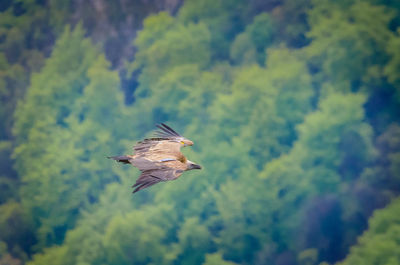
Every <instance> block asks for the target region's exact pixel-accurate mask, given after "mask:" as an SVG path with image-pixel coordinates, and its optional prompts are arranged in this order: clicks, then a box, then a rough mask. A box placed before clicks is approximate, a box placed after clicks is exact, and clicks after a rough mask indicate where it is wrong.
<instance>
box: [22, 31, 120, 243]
mask: <svg viewBox="0 0 400 265" xmlns="http://www.w3.org/2000/svg"><path fill="white" fill-rule="evenodd" d="M108 67H109V65H108V63H107V62H106V61H105V59H104V57H103V56H101V55H98V52H97V50H96V49H95V48H94V47H93V46H92V44H91V43H90V41H89V40H88V39H84V38H83V30H82V29H81V27H77V28H76V29H75V30H73V31H71V30H70V29H69V28H67V29H66V30H65V33H64V34H63V36H62V37H61V38H60V40H59V41H58V42H57V44H56V47H55V49H54V51H53V54H52V56H51V58H50V59H49V60H47V62H46V65H45V66H44V68H43V70H42V71H41V72H40V73H38V74H35V75H34V76H33V78H32V85H31V87H30V89H29V91H28V93H27V96H26V98H25V99H24V101H23V102H21V103H20V104H19V106H18V108H17V110H16V120H15V135H16V137H17V142H18V143H19V144H18V146H17V148H16V149H15V159H16V166H17V170H18V172H19V174H20V175H21V176H22V180H23V181H24V183H26V184H27V185H26V186H23V187H22V188H21V192H22V193H23V194H24V195H25V196H23V201H22V203H23V206H24V207H25V208H26V209H28V211H29V212H30V213H31V214H33V216H35V224H36V226H37V228H38V239H39V244H44V245H47V244H51V243H52V242H60V241H61V240H62V239H63V235H64V233H65V231H66V229H68V228H70V227H72V226H73V225H74V219H75V218H76V215H77V214H79V212H77V210H76V209H77V208H79V207H83V208H85V205H86V206H87V205H88V204H90V203H93V202H94V201H96V200H97V197H98V194H99V193H100V192H101V190H102V188H103V187H104V185H105V184H106V183H108V182H110V181H111V180H112V178H113V177H112V174H111V173H110V171H109V170H107V169H106V168H104V166H105V164H104V163H103V162H102V160H103V159H104V157H105V154H107V153H110V152H111V146H107V145H105V144H104V143H105V142H108V141H109V140H110V139H111V137H112V133H111V132H110V131H108V130H104V129H103V128H104V126H113V127H116V126H117V125H118V120H119V116H120V115H121V104H122V97H121V96H119V94H118V90H117V89H118V86H119V78H118V75H117V73H114V72H110V71H109V70H108V69H107V68H108ZM100 102H104V103H106V102H107V104H103V103H101V104H99V103H100ZM33 110H34V111H33ZM115 136H117V137H118V134H116V135H115ZM71 139H73V140H71ZM26 140H28V141H26ZM101 143H103V144H101ZM114 148H115V149H114V150H116V147H114ZM94 153H97V155H96V156H95V157H92V156H91V154H94ZM76 161H80V162H79V163H76ZM40 168H41V169H43V170H39V169H40ZM44 169H46V170H44ZM25 198H26V199H25Z"/></svg>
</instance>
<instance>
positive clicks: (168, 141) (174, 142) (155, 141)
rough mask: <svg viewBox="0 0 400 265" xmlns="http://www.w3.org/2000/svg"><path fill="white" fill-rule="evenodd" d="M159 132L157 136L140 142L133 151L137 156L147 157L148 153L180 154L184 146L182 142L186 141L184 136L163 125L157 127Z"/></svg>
mask: <svg viewBox="0 0 400 265" xmlns="http://www.w3.org/2000/svg"><path fill="white" fill-rule="evenodd" d="M157 128H159V129H160V130H159V131H156V136H157V137H153V138H147V139H144V140H143V141H140V142H138V143H137V144H136V145H135V146H134V147H133V150H134V151H135V154H137V155H146V153H147V152H150V151H152V152H179V151H180V148H181V147H182V146H183V145H182V143H181V141H182V140H184V139H185V137H183V136H182V135H180V134H179V133H177V132H176V131H174V130H173V129H172V128H171V127H169V126H168V125H166V124H164V123H161V125H157Z"/></svg>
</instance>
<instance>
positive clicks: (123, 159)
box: [107, 156, 131, 164]
mask: <svg viewBox="0 0 400 265" xmlns="http://www.w3.org/2000/svg"><path fill="white" fill-rule="evenodd" d="M107 158H109V159H114V160H115V161H118V162H121V163H124V164H129V159H131V158H130V157H129V156H107Z"/></svg>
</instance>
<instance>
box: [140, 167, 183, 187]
mask: <svg viewBox="0 0 400 265" xmlns="http://www.w3.org/2000/svg"><path fill="white" fill-rule="evenodd" d="M182 173H183V170H180V169H175V168H170V167H165V168H160V169H154V170H146V171H143V172H142V174H141V175H140V177H139V178H138V179H137V180H136V183H135V184H134V185H133V186H132V187H133V188H134V187H136V189H135V190H134V191H133V193H135V192H138V191H139V190H141V189H144V188H147V187H150V186H152V185H154V184H157V183H158V182H161V181H168V180H174V179H176V178H178V177H179V176H180V175H181V174H182Z"/></svg>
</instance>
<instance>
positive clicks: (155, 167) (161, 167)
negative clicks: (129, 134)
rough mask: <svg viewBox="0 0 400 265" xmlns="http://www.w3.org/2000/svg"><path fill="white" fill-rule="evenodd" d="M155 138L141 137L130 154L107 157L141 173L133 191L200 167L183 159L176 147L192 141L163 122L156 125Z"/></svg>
mask: <svg viewBox="0 0 400 265" xmlns="http://www.w3.org/2000/svg"><path fill="white" fill-rule="evenodd" d="M157 127H158V128H159V129H161V131H158V132H157V133H158V136H159V137H157V138H149V139H144V140H143V141H140V142H138V143H137V144H136V145H135V146H134V148H133V149H134V152H135V154H134V155H126V156H114V157H109V158H111V159H114V160H116V161H118V162H122V163H126V164H128V163H129V164H132V165H133V166H135V167H137V168H138V169H139V170H140V171H141V172H142V174H141V175H140V177H139V178H138V179H137V181H136V183H135V185H133V187H136V189H135V190H134V191H133V192H137V191H139V190H141V189H144V188H147V187H149V186H152V185H154V184H156V183H158V182H161V181H169V180H174V179H177V178H178V177H179V176H180V175H182V173H183V172H185V171H188V170H191V169H200V168H201V167H200V166H199V165H196V164H195V163H193V162H191V161H190V160H187V159H186V157H185V156H184V155H183V154H182V153H181V151H180V149H181V147H184V146H191V145H193V142H192V141H190V140H188V139H186V138H184V137H183V136H181V135H180V134H178V133H177V132H175V131H174V130H173V129H171V128H170V127H169V126H167V125H165V124H161V125H157Z"/></svg>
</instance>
